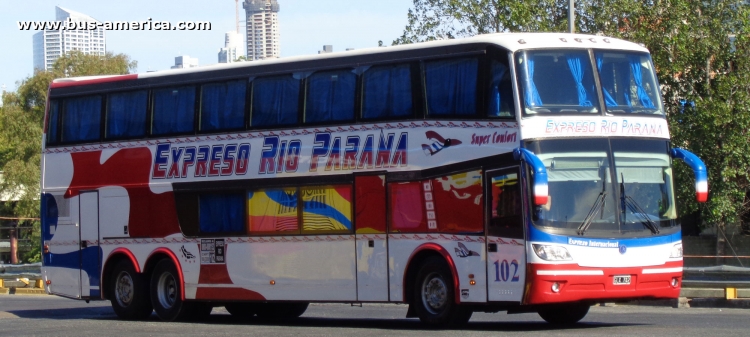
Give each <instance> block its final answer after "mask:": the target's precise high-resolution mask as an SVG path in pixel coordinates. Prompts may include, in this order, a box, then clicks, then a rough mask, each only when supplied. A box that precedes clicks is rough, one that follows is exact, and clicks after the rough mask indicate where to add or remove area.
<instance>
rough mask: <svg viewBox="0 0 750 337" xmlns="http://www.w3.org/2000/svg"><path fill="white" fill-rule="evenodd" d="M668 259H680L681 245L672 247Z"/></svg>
mask: <svg viewBox="0 0 750 337" xmlns="http://www.w3.org/2000/svg"><path fill="white" fill-rule="evenodd" d="M669 257H670V258H679V257H682V243H678V244H676V245H674V246H672V252H671V253H670V254H669Z"/></svg>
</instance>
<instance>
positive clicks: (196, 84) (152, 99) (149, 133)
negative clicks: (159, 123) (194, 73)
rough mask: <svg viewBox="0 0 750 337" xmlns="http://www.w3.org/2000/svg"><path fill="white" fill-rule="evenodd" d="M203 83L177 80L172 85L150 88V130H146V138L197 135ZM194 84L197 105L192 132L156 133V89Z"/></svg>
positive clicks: (194, 111) (194, 110) (195, 106)
mask: <svg viewBox="0 0 750 337" xmlns="http://www.w3.org/2000/svg"><path fill="white" fill-rule="evenodd" d="M201 84H202V83H200V82H190V83H180V82H175V83H173V84H171V85H166V86H158V87H153V88H149V97H150V99H149V112H150V113H149V120H148V126H149V127H148V130H146V131H147V132H146V137H145V139H150V138H170V137H180V136H185V137H187V136H195V135H196V134H197V132H198V118H199V117H200V116H199V115H198V110H199V109H200V104H201V99H200V91H199V89H200V86H201ZM190 86H192V87H193V89H194V90H195V93H194V95H195V105H194V107H193V130H192V132H190V133H187V132H172V133H163V134H158V135H156V134H154V113H155V110H154V104H156V97H155V96H156V95H154V91H155V90H161V89H169V88H180V87H190Z"/></svg>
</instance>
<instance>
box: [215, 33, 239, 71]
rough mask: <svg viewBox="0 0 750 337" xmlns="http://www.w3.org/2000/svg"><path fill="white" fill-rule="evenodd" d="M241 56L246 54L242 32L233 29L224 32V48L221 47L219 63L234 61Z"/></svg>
mask: <svg viewBox="0 0 750 337" xmlns="http://www.w3.org/2000/svg"><path fill="white" fill-rule="evenodd" d="M240 56H245V48H244V46H243V45H242V34H240V33H238V32H235V31H231V32H227V33H226V34H224V48H220V49H219V63H232V62H234V61H235V60H237V59H238V58H239V57H240Z"/></svg>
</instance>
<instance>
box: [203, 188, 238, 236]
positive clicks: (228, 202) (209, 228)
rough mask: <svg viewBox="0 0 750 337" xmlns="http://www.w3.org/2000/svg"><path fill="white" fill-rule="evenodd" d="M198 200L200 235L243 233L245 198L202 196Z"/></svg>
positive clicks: (235, 196) (230, 195) (224, 195)
mask: <svg viewBox="0 0 750 337" xmlns="http://www.w3.org/2000/svg"><path fill="white" fill-rule="evenodd" d="M199 200H200V229H201V233H228V232H234V233H236V232H243V231H244V227H245V226H244V224H245V198H244V196H243V194H203V195H201V196H200V197H199Z"/></svg>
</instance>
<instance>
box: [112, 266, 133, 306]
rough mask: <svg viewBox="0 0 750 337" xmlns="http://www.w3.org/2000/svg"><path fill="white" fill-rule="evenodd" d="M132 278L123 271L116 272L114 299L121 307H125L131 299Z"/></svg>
mask: <svg viewBox="0 0 750 337" xmlns="http://www.w3.org/2000/svg"><path fill="white" fill-rule="evenodd" d="M133 288H134V286H133V278H132V277H131V276H130V274H128V273H127V272H125V271H121V272H120V273H119V274H117V282H116V283H115V300H116V301H117V304H119V305H120V306H121V307H127V306H128V305H130V303H131V302H132V301H133Z"/></svg>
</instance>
